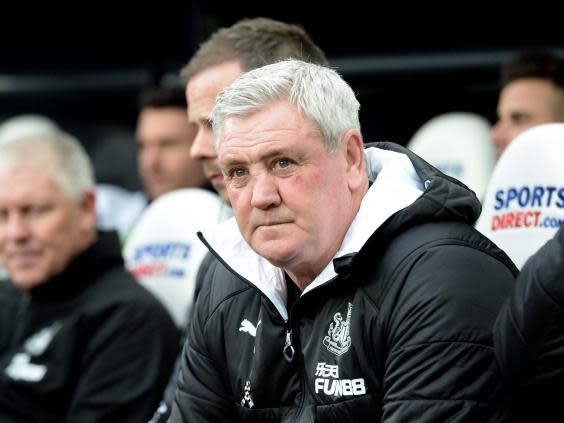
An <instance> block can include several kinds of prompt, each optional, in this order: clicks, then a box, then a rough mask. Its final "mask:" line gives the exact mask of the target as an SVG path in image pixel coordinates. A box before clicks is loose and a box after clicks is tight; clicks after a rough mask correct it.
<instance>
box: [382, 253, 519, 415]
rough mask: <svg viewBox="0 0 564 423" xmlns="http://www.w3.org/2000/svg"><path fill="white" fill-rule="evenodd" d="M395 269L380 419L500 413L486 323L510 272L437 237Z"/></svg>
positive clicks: (501, 398) (502, 398) (500, 393)
mask: <svg viewBox="0 0 564 423" xmlns="http://www.w3.org/2000/svg"><path fill="white" fill-rule="evenodd" d="M392 277H393V278H395V279H396V282H395V283H394V285H398V286H399V288H394V289H397V291H396V292H391V293H389V294H388V295H395V298H396V299H395V301H394V302H392V303H391V305H390V309H388V310H381V314H382V316H388V317H383V319H385V320H383V322H382V329H383V331H384V332H385V343H386V349H387V360H386V363H385V373H384V381H383V382H384V383H383V389H384V403H383V421H385V422H410V421H417V422H420V423H421V422H423V423H424V422H446V421H448V422H461V421H464V422H478V421H479V422H498V421H505V419H506V418H507V407H506V395H505V392H504V390H503V387H502V379H501V375H500V373H499V371H498V368H497V366H496V362H495V355H494V349H493V342H492V332H491V330H492V327H493V323H494V321H495V318H496V316H497V314H498V311H499V309H500V307H501V305H502V303H503V300H504V299H505V298H506V296H507V294H508V292H509V290H510V288H511V286H512V284H513V281H514V276H513V274H512V272H511V271H510V270H509V269H508V267H507V266H506V265H504V264H502V263H501V262H500V261H498V260H497V259H495V258H493V257H491V256H489V255H487V254H484V253H483V252H481V251H480V250H477V249H474V248H469V247H466V246H464V245H440V246H436V247H432V248H428V249H426V250H425V251H424V252H423V253H421V254H420V255H419V256H418V257H417V258H415V259H413V260H411V261H410V263H409V264H404V265H402V266H401V268H400V269H399V270H398V271H397V273H396V274H395V275H393V276H392ZM398 279H399V281H398Z"/></svg>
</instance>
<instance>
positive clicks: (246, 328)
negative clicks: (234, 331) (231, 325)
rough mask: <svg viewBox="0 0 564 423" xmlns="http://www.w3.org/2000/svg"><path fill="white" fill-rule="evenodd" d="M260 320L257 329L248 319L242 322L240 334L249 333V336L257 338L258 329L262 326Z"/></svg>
mask: <svg viewBox="0 0 564 423" xmlns="http://www.w3.org/2000/svg"><path fill="white" fill-rule="evenodd" d="M260 322H261V321H260V320H259V321H258V323H257V325H256V327H255V325H253V324H252V323H251V322H249V321H248V320H247V319H244V320H243V321H242V322H241V327H240V328H239V332H247V333H248V334H249V335H251V336H253V337H255V338H256V336H257V329H258V327H259V325H260Z"/></svg>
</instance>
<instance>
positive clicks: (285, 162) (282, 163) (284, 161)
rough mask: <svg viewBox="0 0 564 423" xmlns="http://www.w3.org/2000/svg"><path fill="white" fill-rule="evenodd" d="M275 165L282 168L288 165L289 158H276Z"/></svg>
mask: <svg viewBox="0 0 564 423" xmlns="http://www.w3.org/2000/svg"><path fill="white" fill-rule="evenodd" d="M276 165H277V166H278V167H280V168H282V169H284V168H286V167H288V166H290V160H288V159H278V160H276Z"/></svg>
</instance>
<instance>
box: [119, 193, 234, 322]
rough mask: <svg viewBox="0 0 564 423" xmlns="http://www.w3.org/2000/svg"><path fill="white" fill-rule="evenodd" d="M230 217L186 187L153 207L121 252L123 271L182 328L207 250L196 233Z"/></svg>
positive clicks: (210, 197) (215, 199) (212, 197)
mask: <svg viewBox="0 0 564 423" xmlns="http://www.w3.org/2000/svg"><path fill="white" fill-rule="evenodd" d="M229 216H230V208H229V207H228V206H227V205H226V204H225V203H224V202H223V201H222V200H221V198H220V197H219V196H218V195H217V194H214V193H211V192H210V191H206V190H203V189H199V188H186V189H180V190H176V191H171V192H169V193H167V194H164V195H162V196H160V197H159V198H157V199H156V200H155V201H154V202H152V203H151V204H150V205H149V207H147V209H146V210H145V211H144V212H143V214H142V215H141V217H140V218H139V220H138V222H137V224H136V225H135V227H134V228H133V230H132V231H131V233H130V235H129V238H128V240H127V243H126V245H125V248H124V258H125V262H126V266H127V268H128V269H129V270H130V271H131V272H132V273H133V275H134V276H135V277H136V279H137V280H138V281H139V282H140V283H141V284H142V285H143V286H145V287H146V288H147V289H148V290H149V291H151V292H152V293H153V294H154V295H155V296H156V297H157V298H158V299H159V300H161V302H162V303H163V304H164V305H165V307H166V308H167V309H168V311H169V312H170V314H171V316H172V317H173V319H174V321H175V323H176V325H177V326H178V327H179V328H180V329H183V328H184V327H185V325H186V322H187V320H186V318H187V315H188V311H189V307H190V306H191V304H192V299H193V296H194V285H195V279H196V274H197V271H198V268H199V266H200V263H201V261H202V259H203V258H204V256H205V254H206V252H207V251H208V250H207V248H206V247H205V246H204V245H203V244H202V242H201V241H200V240H199V239H198V237H197V235H196V232H197V231H198V230H201V229H205V228H206V227H209V226H210V225H215V224H217V223H219V222H221V221H223V220H225V219H226V218H227V217H229Z"/></svg>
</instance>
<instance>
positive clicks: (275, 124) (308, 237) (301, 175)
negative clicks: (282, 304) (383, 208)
mask: <svg viewBox="0 0 564 423" xmlns="http://www.w3.org/2000/svg"><path fill="white" fill-rule="evenodd" d="M219 163H220V165H221V169H222V171H223V173H224V175H225V182H226V187H227V192H228V194H229V200H230V201H231V206H232V207H233V211H234V214H235V218H236V220H237V224H238V226H239V229H240V231H241V233H242V235H243V237H244V239H245V240H246V241H247V243H248V244H249V245H250V246H251V247H252V249H253V250H254V251H255V252H257V253H258V254H259V255H261V256H263V257H265V258H266V259H267V260H268V261H270V262H271V263H272V264H273V265H275V266H278V267H282V268H284V269H285V270H286V271H288V273H289V274H290V275H291V276H292V275H294V274H301V275H305V274H308V273H309V274H310V276H311V279H313V277H315V276H316V275H317V274H318V273H319V272H321V270H323V268H324V267H325V266H326V265H327V264H328V263H329V261H330V260H331V259H332V258H333V256H334V255H335V254H336V252H337V251H338V249H339V247H340V245H341V243H342V239H343V237H344V234H345V233H346V231H347V229H348V227H349V225H350V223H351V222H352V218H353V217H354V213H355V212H354V211H353V207H352V199H351V198H352V194H351V191H350V189H349V186H348V179H347V170H346V169H347V160H346V148H345V149H344V150H343V147H342V145H341V146H340V147H339V149H338V150H337V151H336V152H335V153H333V154H330V153H329V152H328V151H327V149H326V147H325V144H324V141H323V138H322V137H321V135H320V133H319V131H318V130H317V129H316V127H315V126H314V124H313V123H312V122H311V121H310V120H309V119H307V118H306V117H304V116H303V115H302V114H300V113H299V112H298V111H297V109H296V107H295V106H293V105H291V104H289V103H287V102H275V103H273V104H271V105H269V106H267V107H266V108H264V109H262V110H260V111H258V112H256V113H254V114H251V115H250V116H246V117H231V118H228V119H227V120H226V121H225V124H224V126H223V131H222V134H221V144H220V148H219Z"/></svg>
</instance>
